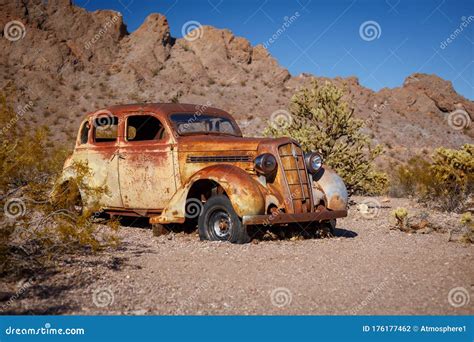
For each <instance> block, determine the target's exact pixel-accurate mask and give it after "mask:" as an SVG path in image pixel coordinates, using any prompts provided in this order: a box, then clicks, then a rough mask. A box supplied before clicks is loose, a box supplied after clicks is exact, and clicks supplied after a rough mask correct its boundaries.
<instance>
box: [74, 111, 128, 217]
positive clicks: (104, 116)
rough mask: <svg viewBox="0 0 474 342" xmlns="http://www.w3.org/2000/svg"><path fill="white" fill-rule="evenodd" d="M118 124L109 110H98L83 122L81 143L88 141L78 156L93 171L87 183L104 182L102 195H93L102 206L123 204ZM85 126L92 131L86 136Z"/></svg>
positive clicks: (95, 184)
mask: <svg viewBox="0 0 474 342" xmlns="http://www.w3.org/2000/svg"><path fill="white" fill-rule="evenodd" d="M119 124H121V123H120V121H119V118H118V117H117V116H115V115H113V114H112V113H111V112H109V111H106V112H98V113H96V114H94V115H93V116H92V117H91V118H90V119H89V121H88V122H87V123H84V126H83V128H82V129H83V130H84V132H82V131H81V137H80V139H81V143H82V142H86V141H87V140H89V143H87V144H84V148H83V149H82V150H81V152H80V156H79V159H80V160H84V161H86V162H87V164H88V166H89V168H90V170H91V172H92V177H91V179H90V187H91V188H97V187H104V186H105V190H106V191H105V193H104V194H103V195H102V196H101V198H100V199H95V198H94V199H93V200H94V201H95V200H99V201H100V204H101V205H102V206H103V207H105V208H121V207H122V206H123V204H122V197H121V195H120V184H119V179H118V150H119V132H120V127H119ZM86 130H87V131H91V133H90V137H89V139H87V138H86V137H87V133H86ZM92 194H93V192H92Z"/></svg>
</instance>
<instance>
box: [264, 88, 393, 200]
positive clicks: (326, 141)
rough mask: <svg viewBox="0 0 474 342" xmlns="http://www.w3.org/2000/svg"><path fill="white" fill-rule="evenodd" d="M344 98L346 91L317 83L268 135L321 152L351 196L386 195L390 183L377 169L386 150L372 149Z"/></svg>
mask: <svg viewBox="0 0 474 342" xmlns="http://www.w3.org/2000/svg"><path fill="white" fill-rule="evenodd" d="M343 95H344V92H343V90H342V89H340V88H338V87H337V86H335V85H334V84H332V83H329V82H326V83H324V84H323V85H320V84H318V83H317V82H316V81H314V82H313V84H312V86H311V87H310V88H305V89H302V90H300V91H298V92H297V93H296V94H294V95H293V97H292V98H291V103H290V108H289V110H290V112H291V116H290V117H286V118H285V117H284V116H280V117H281V120H280V121H279V120H273V122H272V124H271V125H270V126H269V127H267V128H266V129H265V131H264V134H265V135H271V136H275V137H282V136H289V137H291V138H293V139H295V140H297V141H298V142H299V143H300V144H301V146H302V148H303V149H304V151H305V152H307V151H319V152H320V153H321V154H322V156H323V158H324V161H325V164H327V165H329V166H330V167H331V168H333V169H334V170H335V171H336V172H337V173H338V174H339V175H340V176H341V177H342V178H343V179H344V182H345V183H346V186H347V187H348V190H349V193H351V194H353V193H363V194H380V193H383V192H384V191H385V190H386V188H387V185H388V179H387V176H386V175H385V174H384V173H382V172H378V171H377V170H376V169H375V165H374V160H375V158H376V157H377V156H379V155H380V154H381V153H382V147H381V146H380V145H377V146H375V147H373V146H372V144H371V139H370V137H369V136H368V135H366V134H364V133H363V132H362V129H363V127H364V123H363V121H362V120H358V119H355V118H354V117H353V114H354V110H353V108H350V107H349V104H348V103H347V102H346V101H344V99H343ZM276 118H277V119H278V116H277V117H276Z"/></svg>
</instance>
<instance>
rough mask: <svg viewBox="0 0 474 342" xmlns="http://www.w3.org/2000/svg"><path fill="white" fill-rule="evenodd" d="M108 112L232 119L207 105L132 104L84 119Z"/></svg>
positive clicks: (103, 109) (94, 113) (227, 114)
mask: <svg viewBox="0 0 474 342" xmlns="http://www.w3.org/2000/svg"><path fill="white" fill-rule="evenodd" d="M107 111H110V112H112V113H113V114H114V115H116V116H123V115H124V114H126V113H128V112H154V113H157V114H161V115H163V116H168V115H169V114H174V113H186V114H193V113H196V114H216V115H219V116H224V117H227V118H230V119H232V120H234V119H233V117H232V116H231V115H230V114H229V113H227V112H226V111H224V110H222V109H218V108H214V107H210V106H208V105H197V104H190V103H133V104H123V105H115V106H110V107H106V108H102V109H99V110H96V111H94V112H91V113H88V114H87V115H86V117H90V116H94V115H96V114H99V113H101V112H102V113H103V112H107Z"/></svg>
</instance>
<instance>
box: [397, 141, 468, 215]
mask: <svg viewBox="0 0 474 342" xmlns="http://www.w3.org/2000/svg"><path fill="white" fill-rule="evenodd" d="M473 190H474V145H472V144H466V145H464V146H463V147H462V148H461V149H459V150H454V149H447V148H438V149H436V150H435V152H434V154H433V155H432V158H431V161H428V160H426V159H424V158H422V157H419V156H418V157H414V158H412V159H410V160H409V161H408V163H407V164H405V165H400V166H399V167H398V168H396V169H395V172H394V175H393V180H392V190H391V192H392V194H395V195H399V196H405V195H412V196H415V197H417V198H418V199H419V200H420V201H422V202H425V203H429V204H434V205H435V206H436V207H438V208H439V209H441V210H445V211H461V210H462V209H463V208H464V207H465V205H466V204H467V203H468V202H469V200H470V199H472V193H473Z"/></svg>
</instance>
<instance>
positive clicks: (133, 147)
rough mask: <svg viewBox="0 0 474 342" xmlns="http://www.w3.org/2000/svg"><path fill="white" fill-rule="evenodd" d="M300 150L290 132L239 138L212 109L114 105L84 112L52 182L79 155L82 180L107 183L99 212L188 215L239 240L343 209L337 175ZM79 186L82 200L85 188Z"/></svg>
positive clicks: (214, 233) (205, 235)
mask: <svg viewBox="0 0 474 342" xmlns="http://www.w3.org/2000/svg"><path fill="white" fill-rule="evenodd" d="M107 130H109V131H108V132H107ZM311 156H313V157H314V154H313V155H309V157H311ZM305 157H306V158H308V155H305V154H304V153H303V151H302V149H301V147H300V145H299V144H298V143H297V142H296V141H294V140H293V139H291V138H286V137H284V138H249V137H243V136H242V132H241V131H240V128H239V127H238V125H237V123H236V121H235V120H234V119H233V117H232V116H231V115H230V114H228V113H227V112H225V111H223V110H220V109H217V108H212V107H209V106H206V105H201V106H200V105H192V104H174V103H158V104H132V105H119V106H113V107H109V108H107V109H102V110H98V111H96V112H93V113H89V114H87V115H86V117H85V119H84V120H83V122H82V123H81V127H80V129H79V133H78V136H77V141H76V146H75V148H74V152H73V153H72V155H71V156H70V157H69V158H68V159H67V160H66V163H65V165H64V170H63V174H62V176H61V179H60V181H59V183H58V184H59V185H60V186H61V185H62V184H67V183H70V182H74V181H75V177H77V175H76V174H75V171H74V169H73V168H72V165H73V164H74V162H78V161H81V162H86V163H87V164H88V166H89V167H90V169H91V176H90V179H88V180H87V182H88V184H89V185H90V186H105V187H106V188H107V192H106V193H105V194H103V195H102V197H101V199H100V204H101V207H102V208H103V210H104V211H105V212H107V213H109V214H111V215H121V216H128V215H132V216H146V217H149V219H150V222H151V223H152V224H154V225H155V226H157V227H160V228H166V227H169V225H171V224H184V223H189V222H194V224H195V223H196V221H198V222H197V224H198V227H199V233H200V236H201V238H202V239H211V240H229V241H231V242H238V243H243V242H247V241H249V236H248V234H247V232H246V227H247V226H250V225H282V224H292V223H308V222H315V223H321V222H323V223H324V222H331V220H332V222H334V220H335V219H336V218H338V217H344V216H346V215H347V191H346V188H345V185H344V183H343V181H342V180H341V178H340V177H339V176H338V175H337V174H336V173H335V172H334V171H332V170H331V169H330V168H327V167H325V166H322V167H320V168H319V169H318V170H313V173H310V172H309V171H308V165H307V161H306V162H305ZM315 158H316V157H315ZM316 159H317V158H316ZM316 159H314V160H313V162H314V163H316V164H317V161H318V160H316ZM268 170H270V171H271V172H268V174H266V173H265V172H267V171H268ZM79 191H80V195H81V199H80V200H81V203H82V204H83V205H87V204H88V203H89V201H90V199H88V198H87V196H88V195H87V192H86V191H85V190H84V189H79ZM210 207H212V208H210ZM232 229H233V230H237V231H233V232H232V231H230V230H232Z"/></svg>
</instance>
